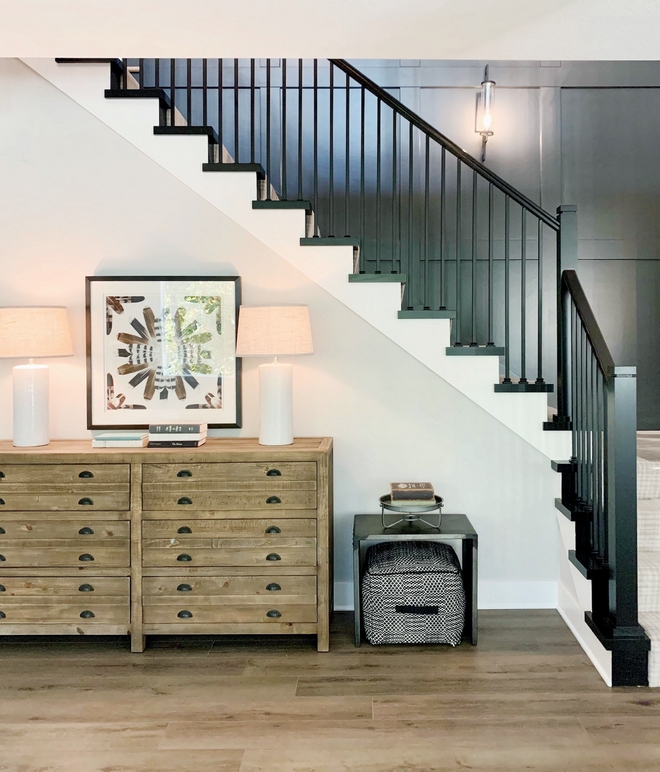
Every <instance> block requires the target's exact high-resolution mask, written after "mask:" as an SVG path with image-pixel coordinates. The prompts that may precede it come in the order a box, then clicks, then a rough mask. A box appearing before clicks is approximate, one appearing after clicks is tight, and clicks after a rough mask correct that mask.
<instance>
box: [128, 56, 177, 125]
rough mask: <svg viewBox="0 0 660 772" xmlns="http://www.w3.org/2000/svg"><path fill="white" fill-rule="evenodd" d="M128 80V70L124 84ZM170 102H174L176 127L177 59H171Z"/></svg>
mask: <svg viewBox="0 0 660 772" xmlns="http://www.w3.org/2000/svg"><path fill="white" fill-rule="evenodd" d="M127 80H128V70H126V75H125V77H124V83H126V81H127ZM170 100H171V102H172V119H171V124H172V126H175V125H176V118H175V114H176V59H170Z"/></svg>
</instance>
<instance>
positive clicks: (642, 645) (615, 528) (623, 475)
mask: <svg viewBox="0 0 660 772" xmlns="http://www.w3.org/2000/svg"><path fill="white" fill-rule="evenodd" d="M636 370H637V368H635V367H615V368H613V372H611V373H609V375H610V378H611V385H610V387H609V389H608V404H607V424H608V426H607V429H608V439H609V442H608V448H607V452H608V458H607V464H608V469H609V474H608V481H607V486H608V491H607V503H608V510H609V517H608V523H607V530H608V533H607V541H608V548H609V555H608V563H609V566H610V580H609V607H610V616H611V619H610V620H603V622H604V623H605V625H608V623H609V624H612V623H613V624H614V625H615V627H614V630H613V638H614V644H613V647H612V683H613V685H615V686H616V685H619V686H623V685H634V684H636V685H640V684H641V683H642V681H640V676H641V674H645V673H646V672H647V658H648V650H647V649H648V646H647V644H648V639H647V638H646V634H645V632H644V630H643V628H642V627H641V626H640V624H639V621H638V618H637V607H638V604H637V473H636V464H637V378H636V374H637V373H636ZM594 622H595V623H596V624H597V625H598V623H599V622H601V620H598V619H595V618H594ZM599 626H600V625H599Z"/></svg>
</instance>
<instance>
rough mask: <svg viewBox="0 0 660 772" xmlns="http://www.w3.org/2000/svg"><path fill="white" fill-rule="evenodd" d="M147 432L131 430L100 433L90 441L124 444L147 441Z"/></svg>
mask: <svg viewBox="0 0 660 772" xmlns="http://www.w3.org/2000/svg"><path fill="white" fill-rule="evenodd" d="M148 437H149V432H146V431H142V430H131V431H123V432H101V434H96V435H94V436H93V437H92V440H98V441H99V442H126V441H131V442H133V441H135V440H144V439H148Z"/></svg>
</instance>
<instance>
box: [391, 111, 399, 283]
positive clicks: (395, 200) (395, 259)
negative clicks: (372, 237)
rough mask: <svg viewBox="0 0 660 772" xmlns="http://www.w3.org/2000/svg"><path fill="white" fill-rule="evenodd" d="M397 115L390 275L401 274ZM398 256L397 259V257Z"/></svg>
mask: <svg viewBox="0 0 660 772" xmlns="http://www.w3.org/2000/svg"><path fill="white" fill-rule="evenodd" d="M397 164H398V158H397V115H396V112H395V111H394V110H392V273H397V266H398V272H399V273H401V241H400V240H399V239H397V237H396V226H397V221H398V219H399V218H398V215H397V205H398V204H399V203H400V201H399V199H398V196H397V190H398V181H397V172H398V169H397ZM397 255H398V257H397Z"/></svg>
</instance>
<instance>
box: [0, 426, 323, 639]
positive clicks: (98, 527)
mask: <svg viewBox="0 0 660 772" xmlns="http://www.w3.org/2000/svg"><path fill="white" fill-rule="evenodd" d="M331 608H332V440H331V439H329V438H321V439H316V438H314V439H296V440H295V441H294V443H293V445H285V446H274V447H264V446H261V445H259V444H258V442H257V440H256V439H210V440H208V442H207V443H206V444H205V445H204V446H202V447H201V448H194V449H185V450H183V449H169V448H135V449H134V448H119V449H92V448H91V447H90V442H89V441H85V440H60V441H54V442H51V444H50V445H48V446H46V447H42V448H14V447H13V446H12V445H11V443H10V442H8V441H3V442H0V635H48V634H60V635H62V634H72V635H117V634H129V635H130V636H131V648H132V650H133V651H143V649H144V646H145V636H146V635H149V634H186V635H190V634H213V635H218V634H231V633H240V634H246V633H247V634H281V633H286V634H313V635H316V636H317V647H318V650H319V651H327V650H328V648H329V617H330V609H331Z"/></svg>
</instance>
